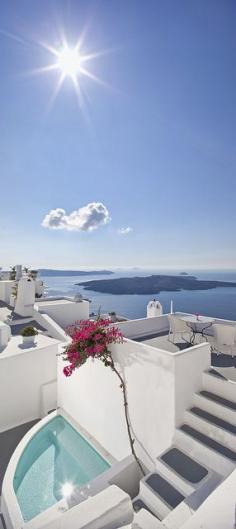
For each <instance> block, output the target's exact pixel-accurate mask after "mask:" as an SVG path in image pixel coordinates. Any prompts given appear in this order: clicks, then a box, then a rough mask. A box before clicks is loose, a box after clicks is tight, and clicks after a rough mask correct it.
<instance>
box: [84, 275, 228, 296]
mask: <svg viewBox="0 0 236 529" xmlns="http://www.w3.org/2000/svg"><path fill="white" fill-rule="evenodd" d="M77 284H78V285H81V286H83V287H84V288H85V290H93V291H95V292H103V293H106V294H159V293H160V292H178V291H180V290H210V289H213V288H217V287H236V283H230V282H227V281H203V280H199V279H197V278H196V277H194V276H189V275H188V276H180V275H179V276H166V275H151V276H148V277H122V278H119V279H100V280H94V281H85V282H83V283H77Z"/></svg>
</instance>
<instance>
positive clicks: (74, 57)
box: [29, 32, 112, 113]
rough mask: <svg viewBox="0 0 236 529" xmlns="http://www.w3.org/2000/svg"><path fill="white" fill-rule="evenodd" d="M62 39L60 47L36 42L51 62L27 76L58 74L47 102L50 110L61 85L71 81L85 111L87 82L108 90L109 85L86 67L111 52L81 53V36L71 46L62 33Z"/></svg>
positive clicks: (81, 107)
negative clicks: (49, 57)
mask: <svg viewBox="0 0 236 529" xmlns="http://www.w3.org/2000/svg"><path fill="white" fill-rule="evenodd" d="M62 35H63V37H62V38H61V41H60V45H58V46H57V47H54V46H52V45H50V44H47V43H45V42H42V41H41V42H37V44H38V45H39V46H40V47H41V48H43V49H44V50H46V52H47V53H48V54H49V56H51V58H52V61H51V62H49V63H48V64H47V66H43V67H40V68H36V69H34V70H31V71H30V72H29V75H38V74H47V73H50V72H53V71H54V72H58V79H57V81H56V85H55V88H54V91H53V93H52V96H51V98H50V101H49V105H48V108H51V106H52V105H53V103H54V101H55V99H56V97H57V96H58V94H59V92H60V91H61V89H62V86H63V84H64V83H65V82H66V81H67V80H68V81H71V83H72V86H73V88H74V90H75V93H76V96H77V101H78V103H79V107H80V109H81V110H84V111H85V113H87V110H86V106H87V105H86V101H87V99H88V98H87V96H86V88H87V82H86V79H87V81H88V80H90V81H92V82H95V83H98V84H99V85H101V86H103V87H105V88H108V89H110V88H111V87H110V85H109V84H107V83H106V82H104V81H103V80H102V79H100V78H99V77H97V75H95V74H94V73H93V72H92V71H91V70H90V68H89V67H88V65H89V63H93V61H94V60H95V59H97V58H99V57H101V56H103V55H107V54H108V53H111V51H112V50H101V51H95V52H90V53H84V51H83V38H84V37H83V34H82V36H81V37H80V39H78V40H77V41H75V42H74V44H72V43H71V42H69V41H68V40H67V39H66V38H65V36H64V32H62Z"/></svg>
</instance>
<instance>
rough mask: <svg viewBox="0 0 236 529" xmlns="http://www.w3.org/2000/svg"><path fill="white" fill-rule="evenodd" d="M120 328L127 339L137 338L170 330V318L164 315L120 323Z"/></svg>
mask: <svg viewBox="0 0 236 529" xmlns="http://www.w3.org/2000/svg"><path fill="white" fill-rule="evenodd" d="M118 327H119V328H120V330H121V331H122V333H123V334H124V336H126V337H127V338H134V337H135V338H137V337H138V336H145V335H148V334H154V333H158V332H164V331H167V330H169V321H168V316H167V315H166V314H163V315H162V316H156V317H154V318H140V319H138V320H130V321H124V322H120V323H119V324H118Z"/></svg>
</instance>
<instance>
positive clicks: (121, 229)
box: [118, 226, 133, 235]
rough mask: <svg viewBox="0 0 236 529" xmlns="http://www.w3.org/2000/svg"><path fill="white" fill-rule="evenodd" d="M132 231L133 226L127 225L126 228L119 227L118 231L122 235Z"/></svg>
mask: <svg viewBox="0 0 236 529" xmlns="http://www.w3.org/2000/svg"><path fill="white" fill-rule="evenodd" d="M131 231H133V228H131V227H130V226H127V227H126V228H119V230H118V233H119V234H120V235H128V233H130V232H131Z"/></svg>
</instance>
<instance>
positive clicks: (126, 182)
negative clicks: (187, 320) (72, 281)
mask: <svg viewBox="0 0 236 529" xmlns="http://www.w3.org/2000/svg"><path fill="white" fill-rule="evenodd" d="M235 23H236V4H235V1H234V0H224V1H222V0H198V1H196V0H179V1H178V2H176V0H165V1H163V0H147V1H141V0H116V1H115V0H100V1H90V0H80V1H78V0H71V1H67V0H63V1H62V0H61V1H60V0H55V1H51V0H40V1H39V0H34V2H32V0H21V2H16V1H13V0H8V2H4V5H3V6H2V8H1V23H0V45H1V56H0V62H1V85H0V92H1V120H0V138H1V139H0V164H1V186H0V196H1V208H0V239H1V252H0V255H1V263H0V264H2V265H10V264H15V263H16V262H23V263H24V264H27V265H32V266H41V267H42V266H44V267H55V268H60V267H67V268H68V267H69V268H80V267H88V268H93V267H103V266H106V267H108V266H110V267H114V266H123V267H127V266H143V267H152V268H153V267H156V268H158V267H160V268H163V267H168V268H176V267H178V268H179V267H180V268H183V267H185V268H191V267H192V268H194V269H196V268H198V267H199V268H235V266H236V247H235V221H236V208H235V196H236V193H235V192H236V178H235V174H236V173H235V169H236V149H235V139H236V69H235V64H236V61H235V58H236V40H235ZM61 28H63V31H64V34H65V35H66V37H67V40H68V42H69V44H70V45H71V46H74V44H75V43H76V41H77V39H78V38H79V37H80V35H81V34H82V32H83V31H84V28H86V32H85V37H84V42H83V46H82V49H81V54H85V55H86V54H88V53H91V52H94V51H100V50H110V52H109V53H105V54H104V55H101V56H99V57H97V58H94V59H93V60H91V61H90V62H89V64H88V68H89V70H90V71H91V72H92V74H93V75H96V76H98V77H99V78H100V79H101V80H102V81H104V83H105V85H103V84H98V83H96V82H94V81H93V80H92V79H90V78H88V77H85V76H82V75H81V76H80V77H79V82H80V84H81V87H82V90H83V93H84V94H85V98H86V111H85V110H82V109H81V108H80V107H79V105H78V99H77V96H76V93H75V89H74V86H73V83H72V81H71V79H69V78H68V79H66V80H65V82H64V84H63V85H62V88H61V90H60V92H59V93H58V96H57V98H56V99H55V101H54V104H53V105H51V106H50V100H51V97H52V93H53V91H54V89H55V86H56V83H57V81H58V77H59V73H58V72H57V71H51V72H47V73H45V74H43V75H35V76H31V75H28V73H29V72H30V71H32V70H34V69H36V68H40V67H43V66H46V65H48V64H50V62H52V55H51V54H50V53H49V52H48V51H47V50H46V49H44V48H43V47H42V46H40V45H39V42H44V43H45V42H46V43H47V44H50V45H51V46H53V47H54V48H58V49H59V48H60V46H61V41H60V30H61ZM53 61H54V59H53ZM106 85H109V87H108V86H106ZM93 203H99V204H102V207H103V208H104V209H103V210H102V211H100V213H99V215H100V214H101V216H100V217H99V215H98V216H97V217H96V215H95V224H94V225H93V226H92V227H93V228H95V227H96V218H98V223H97V228H96V229H92V230H90V231H89V229H87V228H89V227H90V228H91V224H89V223H86V222H84V221H83V215H85V217H86V219H87V216H88V215H93V214H94V206H89V207H88V204H93ZM83 207H85V210H82V212H81V211H80V212H79V213H78V214H77V215H78V218H79V222H78V224H77V229H71V224H70V219H71V217H70V214H71V212H73V211H78V210H80V209H81V208H83ZM86 207H87V209H86ZM58 208H60V209H62V210H64V214H62V217H63V223H62V224H63V225H62V224H61V225H60V229H51V228H50V222H48V223H47V222H46V224H48V226H49V227H45V226H42V222H43V220H44V219H45V216H46V215H49V214H50V212H51V211H52V210H57V209H58ZM95 209H96V207H95ZM104 212H105V213H104ZM95 213H96V214H97V210H96V212H95ZM63 215H64V216H63ZM68 219H69V220H68ZM81 219H82V220H81ZM89 219H90V217H89ZM99 219H100V220H99ZM68 226H69V227H70V229H68ZM62 228H63V229H62ZM72 228H73V225H72ZM122 228H123V229H124V230H123V231H127V233H121V232H120V230H121V229H122ZM127 228H131V229H130V230H127Z"/></svg>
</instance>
